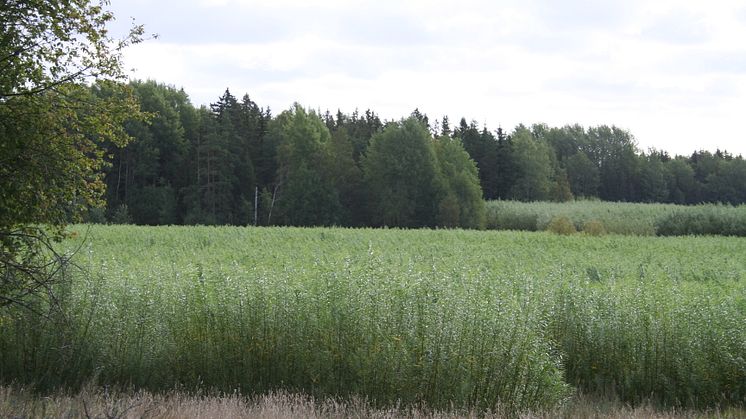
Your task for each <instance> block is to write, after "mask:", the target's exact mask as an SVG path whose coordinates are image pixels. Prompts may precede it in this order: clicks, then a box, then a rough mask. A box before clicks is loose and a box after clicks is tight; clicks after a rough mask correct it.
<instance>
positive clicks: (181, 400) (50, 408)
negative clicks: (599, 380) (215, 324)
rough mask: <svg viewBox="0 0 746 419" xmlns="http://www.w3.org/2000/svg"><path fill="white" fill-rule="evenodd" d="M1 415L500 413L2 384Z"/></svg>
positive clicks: (580, 405) (574, 409)
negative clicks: (45, 391) (37, 390)
mask: <svg viewBox="0 0 746 419" xmlns="http://www.w3.org/2000/svg"><path fill="white" fill-rule="evenodd" d="M0 417H1V418H42V417H44V418H47V417H59V418H62V417H65V418H107V419H108V418H123V419H124V418H163V419H170V418H174V419H176V418H262V419H284V418H380V419H388V418H392V419H393V418H433V419H440V418H443V419H445V418H477V417H487V418H500V417H504V415H501V414H499V413H492V412H481V413H480V412H463V411H451V412H432V411H428V410H426V409H403V408H390V409H375V408H372V407H371V406H370V404H369V403H367V402H366V401H365V400H362V399H355V400H351V401H340V400H334V399H326V400H323V401H320V400H316V399H314V398H312V397H309V396H305V395H298V394H290V393H286V392H275V393H271V394H268V395H263V396H258V397H255V398H247V397H244V396H241V395H239V394H230V395H217V396H198V395H188V394H185V393H180V392H171V393H169V394H165V395H158V394H151V393H148V392H143V391H139V392H131V393H127V392H109V391H107V390H105V389H100V388H86V389H84V390H83V391H81V392H80V393H79V394H76V395H72V396H71V395H63V394H57V395H51V396H46V397H43V396H38V395H34V394H33V393H31V392H29V391H26V390H23V389H17V388H13V387H5V386H3V387H0ZM520 417H521V418H526V419H529V418H536V419H542V418H609V419H615V418H620V419H621V418H633V419H634V418H639V419H642V418H658V419H674V418H701V417H706V418H746V411H745V410H743V409H731V410H726V411H711V412H696V411H660V410H656V409H655V408H654V407H652V406H642V407H636V408H631V407H628V406H624V405H622V404H620V403H618V402H615V401H608V400H606V401H599V400H595V399H589V398H584V397H576V398H574V399H572V400H571V401H570V402H568V403H567V404H566V405H565V406H564V407H562V408H560V409H556V410H553V411H550V412H543V413H539V414H534V413H526V414H523V415H521V416H520Z"/></svg>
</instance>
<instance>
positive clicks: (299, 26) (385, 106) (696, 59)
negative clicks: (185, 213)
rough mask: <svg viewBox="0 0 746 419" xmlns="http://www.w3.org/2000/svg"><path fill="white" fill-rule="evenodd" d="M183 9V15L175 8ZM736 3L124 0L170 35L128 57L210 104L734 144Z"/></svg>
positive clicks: (741, 52) (738, 146) (744, 49)
mask: <svg viewBox="0 0 746 419" xmlns="http://www.w3.org/2000/svg"><path fill="white" fill-rule="evenodd" d="M173 10H178V11H179V13H173ZM744 10H746V9H744V7H743V6H741V5H740V1H736V0H714V1H710V2H707V3H702V2H698V1H674V0H660V1H655V2H648V1H643V0H630V1H610V0H605V1H604V0H602V1H592V0H571V1H568V2H555V1H551V0H507V1H501V2H491V1H487V0H462V1H458V2H455V1H449V0H435V1H420V0H417V1H407V2H400V1H393V0H382V1H377V2H372V1H353V2H349V1H342V0H332V1H321V2H297V1H290V0H280V1H272V2H266V1H262V2H259V1H240V0H195V1H194V2H174V1H166V2H158V3H150V2H147V3H146V2H145V1H141V0H132V1H129V2H128V3H124V2H122V3H117V2H115V3H114V11H115V13H116V14H117V15H119V16H129V15H133V16H137V17H138V21H141V22H143V23H145V24H146V25H147V26H148V28H149V30H151V31H153V32H157V33H159V34H161V40H160V41H151V42H146V43H144V44H142V45H138V46H136V47H133V48H131V49H130V50H129V51H127V53H126V62H127V64H128V66H133V67H136V68H137V69H138V71H137V72H136V73H135V76H136V77H139V78H155V79H157V80H159V81H163V82H167V83H169V84H174V85H177V86H183V87H184V88H185V90H186V91H187V92H188V93H189V94H190V95H191V96H192V98H193V101H194V102H195V103H196V104H208V103H209V102H211V101H214V100H215V99H216V98H217V97H218V96H219V95H220V94H221V93H222V91H223V90H224V89H225V88H226V87H230V88H231V90H232V91H233V92H234V93H235V94H237V95H242V94H243V93H244V92H248V93H249V94H250V95H251V96H252V98H254V100H256V101H257V102H258V103H259V104H260V105H264V106H267V105H268V106H271V107H272V108H273V109H274V110H275V111H276V112H277V111H279V110H282V109H286V108H288V107H289V106H290V105H291V104H292V102H294V101H299V102H300V103H302V104H304V105H306V106H310V107H313V108H321V109H322V110H325V109H326V108H329V109H330V110H332V111H335V110H336V109H337V108H341V109H342V110H343V111H351V110H353V109H354V108H360V109H361V110H363V109H366V108H371V109H373V110H374V111H376V112H379V113H380V114H381V115H382V116H383V117H385V118H389V119H394V118H399V117H402V116H405V115H407V114H408V113H409V112H411V111H412V110H413V109H414V108H415V107H418V108H420V109H421V110H422V111H424V112H427V113H428V114H429V115H430V116H431V119H435V118H440V117H442V115H448V116H449V117H450V118H451V120H452V121H457V120H458V119H459V118H460V117H462V116H465V117H466V118H467V119H475V120H477V121H478V122H479V123H486V124H487V125H488V127H490V128H491V129H495V128H497V126H498V125H499V124H500V125H502V126H503V127H507V128H510V127H512V126H514V125H515V124H517V123H520V122H523V123H533V122H547V123H549V124H552V125H563V124H571V123H576V122H578V123H581V124H584V125H591V124H600V123H606V124H617V125H619V126H622V127H624V128H627V129H629V130H630V131H631V132H632V133H633V134H635V136H636V137H637V139H638V140H639V142H640V144H641V146H642V147H643V148H647V147H656V148H660V149H665V150H669V151H671V152H674V153H687V154H688V153H690V152H692V151H693V150H695V149H698V148H706V149H714V148H715V147H720V148H727V149H729V150H731V151H735V152H738V153H745V154H746V145H744V144H743V142H742V141H740V138H738V137H737V133H738V129H737V128H738V122H739V121H740V119H741V118H742V116H741V115H740V113H741V110H742V109H744V108H746V106H745V105H746V100H744V95H745V94H746V90H744V89H745V88H746V58H743V57H746V46H744V45H743V43H742V40H743V39H746V24H744V23H746V22H745V21H746V12H744Z"/></svg>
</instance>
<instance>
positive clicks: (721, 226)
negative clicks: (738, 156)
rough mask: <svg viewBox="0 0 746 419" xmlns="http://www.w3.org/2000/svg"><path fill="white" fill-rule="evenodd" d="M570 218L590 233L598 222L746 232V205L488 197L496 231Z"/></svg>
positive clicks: (683, 231)
mask: <svg viewBox="0 0 746 419" xmlns="http://www.w3.org/2000/svg"><path fill="white" fill-rule="evenodd" d="M565 219H566V220H569V221H570V222H571V223H573V224H574V227H575V230H577V231H578V232H584V231H586V232H587V231H588V230H589V225H593V226H594V227H593V229H594V230H595V231H596V232H598V231H602V232H603V233H604V234H605V233H609V234H624V235H634V236H655V235H659V236H686V235H721V236H738V237H744V236H746V205H740V206H736V207H734V206H731V205H720V204H702V205H694V206H684V205H673V204H641V203H627V202H604V201H595V200H578V201H572V202H519V201H489V202H487V224H486V226H487V228H488V229H491V230H517V231H544V230H552V222H553V221H556V220H565ZM599 228H600V230H599ZM591 234H594V232H593V231H591Z"/></svg>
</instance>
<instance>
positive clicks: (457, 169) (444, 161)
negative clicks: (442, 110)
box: [435, 137, 485, 229]
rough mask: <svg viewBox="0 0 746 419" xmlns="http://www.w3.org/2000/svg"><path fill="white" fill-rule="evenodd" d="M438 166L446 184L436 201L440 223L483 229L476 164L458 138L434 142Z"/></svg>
mask: <svg viewBox="0 0 746 419" xmlns="http://www.w3.org/2000/svg"><path fill="white" fill-rule="evenodd" d="M435 152H436V156H437V159H438V167H439V168H440V173H441V176H442V177H443V180H444V182H445V184H446V188H447V192H446V197H445V198H443V199H442V200H441V201H440V204H439V207H438V216H439V219H440V220H442V221H439V222H438V225H440V226H448V227H463V228H475V229H479V228H483V227H484V220H485V218H484V217H485V215H484V200H483V199H482V189H481V188H480V186H479V177H478V174H477V167H476V164H475V163H474V161H473V160H472V159H471V158H470V157H469V154H468V153H467V152H466V150H464V147H463V145H462V144H461V142H460V141H458V140H455V139H451V138H449V137H440V138H438V139H437V140H436V141H435Z"/></svg>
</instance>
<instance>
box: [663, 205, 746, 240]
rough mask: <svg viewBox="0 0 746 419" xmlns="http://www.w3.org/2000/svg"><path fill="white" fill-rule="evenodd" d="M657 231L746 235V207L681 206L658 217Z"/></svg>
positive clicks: (675, 233) (670, 233)
mask: <svg viewBox="0 0 746 419" xmlns="http://www.w3.org/2000/svg"><path fill="white" fill-rule="evenodd" d="M656 231H657V233H658V235H661V236H685V235H721V236H738V237H746V207H745V206H743V205H742V206H739V207H731V206H727V205H698V206H696V207H685V208H680V209H677V210H675V211H672V212H671V213H669V214H668V215H666V216H665V217H661V218H660V219H658V221H657V223H656Z"/></svg>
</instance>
